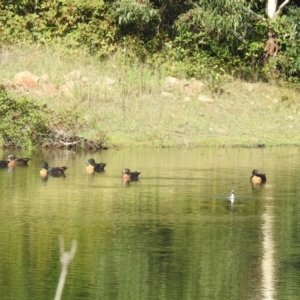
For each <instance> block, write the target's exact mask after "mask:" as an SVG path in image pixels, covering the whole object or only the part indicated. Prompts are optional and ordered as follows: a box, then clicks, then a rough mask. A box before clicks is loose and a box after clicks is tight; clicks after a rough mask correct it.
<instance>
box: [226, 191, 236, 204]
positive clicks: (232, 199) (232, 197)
mask: <svg viewBox="0 0 300 300" xmlns="http://www.w3.org/2000/svg"><path fill="white" fill-rule="evenodd" d="M227 199H228V200H229V201H231V202H233V201H234V199H235V196H234V190H231V194H230V196H228V197H227Z"/></svg>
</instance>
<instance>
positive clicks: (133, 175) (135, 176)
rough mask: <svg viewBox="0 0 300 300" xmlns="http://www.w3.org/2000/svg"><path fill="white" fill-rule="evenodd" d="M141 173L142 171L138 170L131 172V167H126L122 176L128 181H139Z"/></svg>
mask: <svg viewBox="0 0 300 300" xmlns="http://www.w3.org/2000/svg"><path fill="white" fill-rule="evenodd" d="M140 174H141V172H137V171H134V172H131V171H130V169H128V168H125V169H124V170H123V175H122V178H123V180H126V181H138V180H139V175H140Z"/></svg>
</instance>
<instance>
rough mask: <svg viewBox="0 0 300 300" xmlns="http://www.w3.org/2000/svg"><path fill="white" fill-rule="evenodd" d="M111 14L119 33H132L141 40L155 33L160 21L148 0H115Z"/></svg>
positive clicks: (156, 11)
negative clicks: (138, 0) (143, 0)
mask: <svg viewBox="0 0 300 300" xmlns="http://www.w3.org/2000/svg"><path fill="white" fill-rule="evenodd" d="M111 15H112V17H113V18H114V19H115V20H116V23H117V24H118V25H119V29H120V34H121V35H127V34H133V35H137V36H139V37H140V38H141V39H143V40H149V39H151V38H153V37H154V36H155V35H156V32H157V30H156V27H157V26H158V24H159V22H160V15H159V11H158V10H157V9H154V8H152V6H151V4H150V2H148V1H145V2H137V1H134V0H123V1H122V0H119V1H115V2H114V3H113V5H112V9H111Z"/></svg>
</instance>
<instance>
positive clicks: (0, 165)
mask: <svg viewBox="0 0 300 300" xmlns="http://www.w3.org/2000/svg"><path fill="white" fill-rule="evenodd" d="M7 165H8V161H7V160H0V168H7Z"/></svg>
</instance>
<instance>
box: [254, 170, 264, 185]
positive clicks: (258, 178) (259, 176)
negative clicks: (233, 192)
mask: <svg viewBox="0 0 300 300" xmlns="http://www.w3.org/2000/svg"><path fill="white" fill-rule="evenodd" d="M250 181H251V182H252V183H253V184H262V183H265V182H266V181H267V178H266V174H263V173H261V172H260V171H259V170H257V169H254V170H253V171H252V176H251V177H250Z"/></svg>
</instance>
